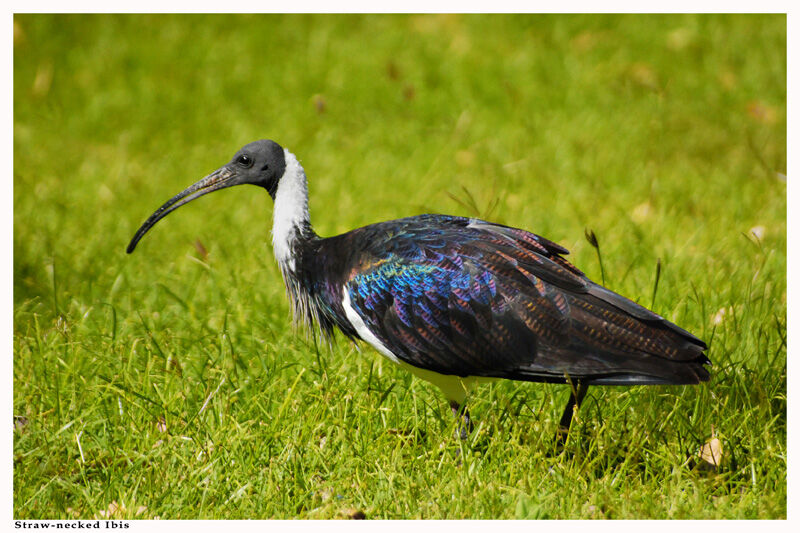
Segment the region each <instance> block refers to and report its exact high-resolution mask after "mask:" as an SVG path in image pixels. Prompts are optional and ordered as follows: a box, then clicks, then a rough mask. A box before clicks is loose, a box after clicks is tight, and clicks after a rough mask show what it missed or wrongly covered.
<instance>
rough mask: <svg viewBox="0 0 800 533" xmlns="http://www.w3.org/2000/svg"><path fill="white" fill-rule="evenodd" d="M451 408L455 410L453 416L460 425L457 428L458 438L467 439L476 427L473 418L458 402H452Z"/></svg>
mask: <svg viewBox="0 0 800 533" xmlns="http://www.w3.org/2000/svg"><path fill="white" fill-rule="evenodd" d="M450 410H451V411H453V416H455V417H456V419H457V420H458V427H457V428H456V438H459V439H461V440H467V437H469V434H470V433H472V430H473V429H475V426H474V425H473V424H472V419H471V418H470V417H469V411H468V410H467V408H466V407H465V406H463V405H459V404H458V402H450Z"/></svg>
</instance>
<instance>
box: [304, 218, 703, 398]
mask: <svg viewBox="0 0 800 533" xmlns="http://www.w3.org/2000/svg"><path fill="white" fill-rule="evenodd" d="M567 253H568V251H567V250H566V249H564V248H562V247H561V246H559V245H557V244H555V243H553V242H551V241H548V240H547V239H544V238H542V237H539V236H537V235H534V234H532V233H529V232H527V231H524V230H520V229H516V228H511V227H507V226H503V225H499V224H492V223H489V222H485V221H482V220H477V219H469V218H462V217H451V216H443V215H420V216H416V217H409V218H404V219H399V220H393V221H388V222H382V223H379V224H373V225H370V226H366V227H363V228H359V229H356V230H353V231H351V232H348V233H345V234H343V235H340V236H337V237H332V238H328V239H321V240H319V241H317V242H316V243H315V244H314V246H313V247H310V248H309V249H308V250H307V251H306V253H305V254H304V260H303V261H302V263H303V264H304V265H306V268H305V269H304V270H303V271H302V272H301V273H300V274H299V275H301V276H305V277H306V279H305V281H304V283H305V284H306V285H307V286H309V287H312V291H313V292H314V294H315V298H316V299H317V300H318V301H319V302H321V304H320V305H321V306H322V307H324V308H325V310H324V313H323V314H327V315H328V316H329V321H330V324H335V325H337V326H339V328H340V329H341V330H342V331H343V332H344V333H345V334H346V335H348V336H350V337H353V338H355V337H362V338H363V337H365V336H368V337H370V338H369V339H364V340H369V341H370V342H371V343H372V344H375V345H376V347H378V348H379V349H381V350H382V351H384V350H386V351H388V352H390V353H391V355H392V356H393V357H394V358H396V359H398V360H400V361H403V362H405V363H408V364H410V365H412V366H415V367H417V368H422V369H426V370H431V371H434V372H437V373H440V374H449V375H457V376H485V377H498V378H508V379H517V380H526V381H550V382H564V381H565V380H568V379H581V380H584V381H586V382H588V383H594V384H608V385H616V384H691V383H698V382H701V381H706V380H707V379H708V377H709V374H708V371H707V370H706V369H705V368H704V365H706V364H709V360H708V359H707V358H706V356H705V354H704V351H705V349H706V345H705V343H703V341H701V340H700V339H698V338H697V337H695V336H694V335H692V334H690V333H689V332H687V331H685V330H683V329H681V328H680V327H678V326H676V325H675V324H672V323H671V322H669V321H667V320H665V319H664V318H662V317H660V316H658V315H656V314H655V313H653V312H651V311H649V310H647V309H646V308H644V307H642V306H640V305H638V304H636V303H635V302H632V301H631V300H628V299H627V298H624V297H622V296H620V295H618V294H616V293H614V292H612V291H610V290H608V289H605V288H604V287H602V286H600V285H597V284H596V283H594V282H592V281H591V280H589V279H588V278H587V277H586V276H585V275H584V274H583V273H582V272H581V271H580V270H578V269H577V268H575V267H574V266H573V265H571V264H570V263H569V262H568V261H567V260H566V259H564V258H563V255H565V254H567ZM348 313H356V314H357V317H353V315H351V317H353V318H355V319H356V320H357V321H358V320H360V321H362V324H361V326H362V327H366V328H367V330H368V331H367V332H366V335H365V334H364V333H365V332H364V331H362V332H361V334H359V333H358V332H357V331H356V329H357V328H356V327H355V326H354V324H353V320H350V319H348V318H347V316H348ZM384 353H386V352H384Z"/></svg>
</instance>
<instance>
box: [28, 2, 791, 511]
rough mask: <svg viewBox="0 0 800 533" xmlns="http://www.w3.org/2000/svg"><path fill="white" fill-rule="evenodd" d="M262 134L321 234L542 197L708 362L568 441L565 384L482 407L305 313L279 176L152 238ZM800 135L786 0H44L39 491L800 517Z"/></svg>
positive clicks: (330, 507) (501, 218)
mask: <svg viewBox="0 0 800 533" xmlns="http://www.w3.org/2000/svg"><path fill="white" fill-rule="evenodd" d="M260 138H272V139H275V140H276V141H277V142H279V143H281V144H282V145H284V146H286V147H288V148H289V149H290V150H291V151H292V152H293V153H295V154H296V155H297V156H298V158H299V159H300V161H301V162H302V164H303V165H304V167H305V170H306V173H307V175H308V177H309V187H310V194H311V198H310V209H311V217H312V222H313V223H314V227H315V229H316V231H317V232H318V233H319V234H320V235H323V236H330V235H334V234H337V233H340V232H344V231H347V230H349V229H352V228H355V227H358V226H361V225H364V224H368V223H372V222H377V221H381V220H387V219H391V218H397V217H403V216H408V215H413V214H419V213H424V212H439V213H449V214H457V215H468V216H474V215H480V216H482V217H485V218H488V219H490V220H493V221H496V222H500V223H504V224H509V225H513V226H516V227H522V228H525V229H528V230H530V231H533V232H535V233H538V234H540V235H543V236H545V237H547V238H549V239H551V240H554V241H556V242H559V243H560V244H562V245H564V246H565V247H567V248H569V249H570V250H571V252H572V253H571V255H570V258H571V260H572V261H573V263H574V264H575V265H576V266H578V267H579V268H581V269H582V270H584V271H585V272H586V273H587V275H589V276H590V277H591V278H593V279H595V280H596V281H598V282H600V281H602V280H604V282H605V284H606V285H607V286H608V287H610V288H611V289H613V290H615V291H618V292H620V293H622V294H624V295H626V296H628V297H630V298H632V299H634V300H637V301H639V302H640V303H642V304H643V305H646V306H650V307H652V308H653V309H654V310H655V311H656V312H658V313H660V314H662V315H663V316H665V317H667V318H669V319H670V320H673V321H675V322H677V323H678V324H680V325H681V326H682V327H684V328H686V329H688V330H689V331H692V332H693V333H695V334H697V335H698V336H700V337H701V338H703V339H704V340H706V342H707V343H708V344H709V346H710V349H709V351H708V355H709V357H710V358H711V360H712V361H713V363H714V366H713V369H712V379H711V381H710V382H708V383H706V384H703V385H701V386H696V387H677V386H673V387H634V388H620V387H607V388H602V387H595V388H590V390H589V395H588V396H587V399H586V401H585V404H584V406H583V408H582V409H581V410H580V412H579V413H578V415H577V418H576V421H575V423H574V425H573V431H572V434H571V436H570V440H569V441H568V443H567V445H566V447H565V449H564V451H563V453H555V451H554V446H553V441H552V437H553V435H554V433H555V430H556V427H557V425H558V419H559V416H560V412H561V408H562V407H563V404H564V403H565V402H566V398H567V395H568V391H567V389H566V388H565V387H564V386H563V385H541V384H528V383H517V382H497V383H493V384H488V385H484V386H482V387H480V388H479V389H477V390H476V391H475V393H474V394H473V395H472V396H471V398H470V409H471V413H472V416H473V419H474V421H475V423H476V427H475V431H473V432H472V434H471V435H470V436H469V438H468V439H467V440H465V441H461V440H460V439H457V438H455V437H454V430H455V421H454V420H453V417H452V415H451V413H450V409H449V407H448V406H447V404H446V402H445V401H444V399H443V397H442V396H441V394H440V392H439V391H438V390H437V389H435V388H434V387H433V386H431V385H430V384H428V383H427V382H422V381H419V380H417V379H416V378H412V377H411V376H410V375H409V374H407V373H405V372H404V371H402V370H400V369H398V368H395V367H394V366H393V364H392V363H391V362H389V361H387V360H384V359H383V358H382V357H381V356H380V355H379V354H378V353H376V352H375V351H374V350H372V349H370V348H368V347H367V346H363V347H362V348H361V350H360V351H359V350H358V349H357V348H356V347H355V346H354V345H352V344H351V343H349V342H347V341H346V340H344V339H343V338H342V337H341V336H339V337H337V339H336V340H335V341H334V342H333V343H332V344H331V345H327V344H324V343H319V342H316V341H315V339H313V338H310V337H308V336H307V335H306V334H305V332H304V331H302V330H300V331H296V330H294V329H293V328H292V326H291V320H290V312H289V303H288V300H287V298H286V295H285V294H284V287H283V282H282V281H281V278H280V272H279V270H278V267H277V265H276V263H275V261H274V259H273V257H272V250H271V243H270V238H269V231H270V227H271V214H272V202H271V201H270V198H269V197H268V196H267V195H266V194H264V192H263V191H260V190H259V189H256V188H254V187H237V188H233V189H230V190H226V191H224V192H219V193H216V194H214V195H211V196H208V197H205V198H203V199H201V200H198V201H197V202H194V203H192V204H191V205H189V206H186V207H184V208H181V209H180V210H179V211H178V212H176V213H175V214H173V215H170V216H169V217H168V218H167V219H166V220H164V221H162V222H161V223H159V224H158V225H157V226H156V228H155V229H154V230H152V231H151V232H150V233H149V234H148V235H147V237H146V238H145V239H144V240H143V241H142V243H141V244H140V245H139V247H138V248H137V250H136V252H135V253H134V254H132V255H127V254H126V253H125V247H126V245H127V243H128V240H129V239H130V238H131V237H132V235H133V233H134V232H135V230H136V229H137V227H138V226H139V225H140V224H141V223H142V222H143V221H144V219H145V218H146V217H147V216H148V215H149V214H150V213H152V211H153V210H155V208H157V207H158V206H159V205H161V203H162V202H163V201H165V200H167V199H168V198H169V197H171V196H172V195H173V194H175V193H177V192H179V191H180V190H181V189H183V188H184V187H185V186H187V185H189V184H191V183H193V182H194V181H196V180H197V179H199V178H200V177H202V176H204V175H205V174H207V173H208V172H210V171H211V170H213V169H215V168H217V167H218V166H220V165H221V164H223V163H225V162H227V161H228V160H229V159H230V157H231V156H232V155H233V153H234V152H235V151H236V150H237V149H238V148H239V147H240V146H241V145H243V144H245V143H247V142H250V141H252V140H255V139H260ZM786 158H787V151H786V17H785V16H783V15H769V16H752V15H736V16H700V15H692V16H682V15H674V16H574V15H573V16H555V15H547V16H524V15H516V16H138V15H137V16H85V15H74V16H73V15H70V16H50V15H17V16H15V17H14V229H13V239H14V241H13V242H14V261H13V265H14V305H13V316H14V338H13V356H14V377H13V387H14V390H13V396H14V407H13V409H14V449H13V454H14V459H13V460H14V467H13V478H14V493H13V506H14V516H15V518H20V519H21V518H28V519H36V518H62V519H66V518H92V517H97V518H104V517H105V518H155V517H159V518H162V519H180V518H184V519H185V518H229V519H241V518H348V517H360V516H364V517H366V518H368V519H371V518H783V517H785V516H786V463H787V446H786V428H787V424H786V176H785V175H786ZM587 230H589V231H593V232H594V234H595V235H596V237H597V240H598V242H599V247H600V255H601V258H602V270H601V262H600V261H599V260H598V254H597V250H596V249H595V248H594V247H592V246H591V245H590V243H589V242H588V241H587V239H586V237H585V233H586V232H587ZM659 264H660V274H659V275H657V270H658V267H657V265H659ZM656 285H657V286H656ZM715 439H716V440H715ZM710 443H713V445H714V446H715V447H716V446H717V445H719V446H721V452H722V458H721V460H720V461H719V464H718V465H716V466H713V465H711V464H710V463H709V462H708V461H705V460H704V459H703V458H702V457H700V451H701V449H704V450H706V451H707V450H708V449H709V447H710V446H711V444H710ZM704 446H705V447H704Z"/></svg>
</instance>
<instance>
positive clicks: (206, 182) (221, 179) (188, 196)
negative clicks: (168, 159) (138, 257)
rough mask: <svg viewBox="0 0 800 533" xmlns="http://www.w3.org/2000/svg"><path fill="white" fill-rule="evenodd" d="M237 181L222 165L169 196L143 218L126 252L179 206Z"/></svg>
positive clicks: (129, 251)
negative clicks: (150, 213)
mask: <svg viewBox="0 0 800 533" xmlns="http://www.w3.org/2000/svg"><path fill="white" fill-rule="evenodd" d="M238 183H239V182H238V181H237V180H236V173H235V172H232V171H231V170H230V169H229V168H228V167H222V168H220V169H218V170H215V171H214V172H212V173H211V174H209V175H208V176H206V177H205V178H203V179H201V180H200V181H198V182H197V183H195V184H194V185H192V186H190V187H189V188H187V189H185V190H184V191H183V192H181V193H179V194H177V195H175V196H173V197H172V198H170V199H169V200H168V201H167V202H166V203H165V204H164V205H162V206H161V207H159V208H158V209H157V210H156V212H155V213H153V214H152V215H150V218H148V219H147V220H145V222H144V224H142V226H141V227H140V228H139V230H138V231H137V232H136V235H134V236H133V239H131V242H130V244H128V249H127V252H128V253H131V252H133V250H134V249H135V248H136V245H137V244H138V243H139V240H140V239H141V238H142V237H144V234H145V233H147V232H148V231H150V228H152V227H153V226H155V224H156V222H158V221H159V220H161V219H162V218H164V217H165V216H167V215H169V214H170V213H172V212H173V211H175V210H176V209H178V208H179V207H180V206H182V205H184V204H188V203H189V202H191V201H192V200H195V199H197V198H200V197H201V196H203V195H205V194H208V193H210V192H214V191H218V190H219V189H224V188H226V187H231V186H232V185H237V184H238Z"/></svg>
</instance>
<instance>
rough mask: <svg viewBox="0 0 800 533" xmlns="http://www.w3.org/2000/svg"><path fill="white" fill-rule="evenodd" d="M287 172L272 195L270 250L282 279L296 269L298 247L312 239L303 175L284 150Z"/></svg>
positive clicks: (306, 188)
mask: <svg viewBox="0 0 800 533" xmlns="http://www.w3.org/2000/svg"><path fill="white" fill-rule="evenodd" d="M284 158H285V161H286V170H285V171H284V174H283V177H282V178H281V180H280V182H279V183H278V190H277V191H276V192H275V208H274V210H273V215H272V248H273V250H274V252H275V259H277V260H278V263H279V264H280V266H281V270H282V271H283V272H284V276H285V275H286V274H287V273H289V272H291V273H294V272H295V270H296V261H297V257H298V254H297V251H298V245H300V244H301V243H303V242H306V241H308V240H311V239H314V238H315V237H316V234H315V233H314V230H313V229H312V228H311V221H310V220H309V217H308V185H307V184H306V173H305V172H304V171H303V167H302V166H300V163H299V162H298V161H297V158H296V157H295V156H294V154H292V153H291V152H289V151H288V150H284Z"/></svg>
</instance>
